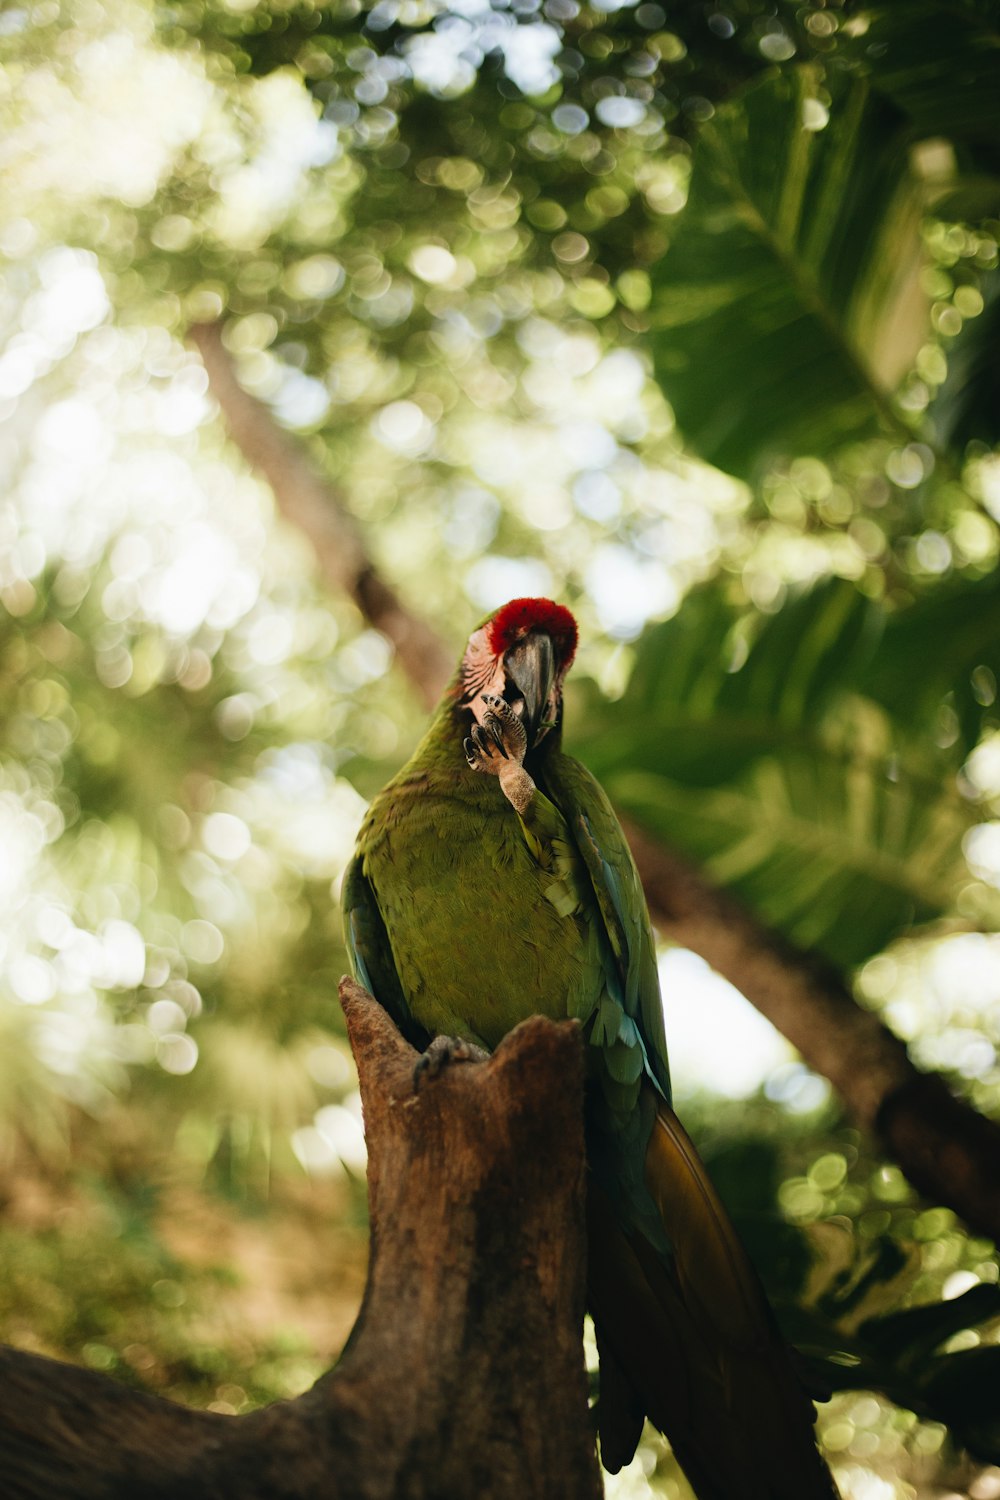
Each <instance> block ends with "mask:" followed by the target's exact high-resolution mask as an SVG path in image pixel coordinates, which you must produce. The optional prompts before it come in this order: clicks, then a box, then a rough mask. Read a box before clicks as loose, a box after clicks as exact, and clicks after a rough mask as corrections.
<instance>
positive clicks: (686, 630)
mask: <svg viewBox="0 0 1000 1500" xmlns="http://www.w3.org/2000/svg"><path fill="white" fill-rule="evenodd" d="M880 630H881V613H880V611H879V609H878V607H877V606H876V605H874V604H872V602H871V601H870V600H868V599H866V598H865V596H864V595H863V594H861V593H860V592H859V591H858V590H857V589H856V588H855V587H854V585H853V584H850V583H847V582H845V581H844V580H843V579H839V578H832V579H827V580H825V581H824V582H823V583H821V584H819V585H817V586H816V587H815V588H813V589H811V590H808V591H807V592H804V593H801V594H799V595H797V596H795V597H793V598H792V599H791V600H790V601H789V602H788V603H787V604H786V605H785V607H784V608H783V609H782V610H780V611H779V612H778V613H776V614H773V615H754V614H748V613H747V612H746V611H745V610H739V609H737V608H736V607H735V606H733V605H732V604H730V603H729V602H728V601H727V598H726V594H725V592H724V590H723V589H722V588H720V587H719V586H718V585H717V584H715V585H709V586H708V587H706V588H702V589H698V590H695V591H694V592H693V593H691V594H689V595H688V597H687V599H686V600H685V601H684V607H683V609H682V610H681V611H680V613H679V614H677V615H676V616H675V617H674V618H673V619H672V620H667V621H666V622H664V623H663V624H662V625H656V626H654V627H653V628H652V629H651V630H649V631H647V632H646V634H645V635H644V636H643V638H642V641H641V642H640V645H639V648H638V654H637V658H636V664H635V668H634V671H633V674H632V677H631V679H630V681H629V685H628V690H627V692H626V695H625V697H624V698H623V699H622V700H621V702H620V703H617V704H613V705H607V706H605V708H604V710H603V712H601V713H598V714H596V715H595V714H594V713H592V714H591V725H590V730H589V734H588V736H587V738H586V740H585V741H584V746H583V753H584V755H585V758H586V759H587V762H588V764H589V765H590V766H591V769H592V770H593V771H594V772H595V774H596V775H598V776H599V777H600V778H601V779H602V780H603V779H605V778H606V777H607V776H609V775H611V774H613V773H614V772H615V771H616V770H618V769H622V768H624V767H628V768H629V769H630V770H648V771H654V772H656V773H657V774H661V775H665V776H670V777H673V778H675V779H676V780H678V781H680V782H684V783H685V784H688V785H693V786H717V785H719V784H720V783H722V782H724V781H728V780H729V779H730V778H732V777H734V776H735V775H737V774H738V773H739V772H740V771H741V770H742V769H743V768H744V767H746V766H748V765H749V764H750V763H751V762H752V761H754V760H755V759H758V758H759V757H760V756H762V755H766V754H768V753H769V752H771V751H773V750H774V748H775V746H776V745H777V744H779V743H780V744H782V745H785V746H787V745H790V744H797V745H800V746H802V747H807V746H811V745H813V744H814V743H815V740H816V726H817V724H818V723H819V721H820V719H821V717H822V715H823V713H824V712H825V710H826V708H827V707H828V705H829V704H830V703H831V702H832V701H833V700H834V698H835V697H836V696H837V694H838V693H842V692H843V691H844V690H845V689H847V690H850V689H851V688H852V687H853V685H854V683H855V682H856V680H857V678H858V676H859V674H860V672H861V671H862V670H863V668H864V666H865V664H866V663H867V662H868V661H869V660H870V658H871V656H872V654H873V652H874V650H875V648H876V646H877V644H878V639H879V632H880ZM595 718H596V719H597V720H598V722H597V723H595V722H594V720H595ZM577 744H578V745H579V740H578V741H577Z"/></svg>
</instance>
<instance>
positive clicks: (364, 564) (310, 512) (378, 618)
mask: <svg viewBox="0 0 1000 1500" xmlns="http://www.w3.org/2000/svg"><path fill="white" fill-rule="evenodd" d="M189 338H190V339H191V342H192V343H193V344H194V345H195V346H196V347H197V349H198V353H199V354H200V355H201V359H202V363H203V364H204V366H205V370H206V372H207V374H208V379H209V384H210V386H211V389H212V393H213V395H214V396H215V399H216V400H217V401H218V403H219V406H220V408H221V410H222V413H223V415H224V417H225V419H226V423H227V425H228V427H229V432H230V435H231V437H232V439H233V441H234V442H235V443H236V445H237V447H238V448H239V449H240V451H241V452H242V454H243V456H244V458H245V459H246V460H247V462H248V463H249V464H250V465H251V467H252V468H254V469H256V470H257V472H258V473H259V474H261V475H262V476H263V478H265V479H266V480H267V482H268V483H269V484H270V486H271V489H272V491H273V494H274V498H275V501H276V503H277V506H278V509H279V510H280V511H281V513H282V515H283V516H284V517H285V519H286V520H288V521H290V522H291V524H292V525H293V526H297V527H298V528H299V530H300V531H302V532H304V533H305V535H306V536H307V537H308V539H309V541H310V542H311V543H312V545H313V549H314V551H315V553H316V561H317V563H318V564H319V568H320V572H321V573H322V575H323V577H324V579H325V580H326V582H327V583H328V584H329V585H330V587H331V589H333V590H334V591H335V592H338V593H344V594H347V595H348V596H349V597H350V598H351V599H353V600H354V602H355V604H356V605H357V606H358V609H359V610H360V611H361V613H362V615H363V616H364V617H365V619H366V620H367V621H368V623H369V624H370V625H372V626H374V628H375V629H376V630H379V631H381V632H382V634H383V635H385V636H387V637H388V639H389V640H390V641H391V642H392V644H393V645H394V646H395V648H396V654H397V656H398V657H399V660H400V664H401V665H402V667H403V670H404V672H405V673H406V675H407V677H408V678H409V679H410V681H411V682H412V683H413V685H414V687H415V688H416V689H417V691H418V692H419V694H420V696H421V698H422V699H423V701H424V704H425V706H426V707H428V708H431V707H433V706H434V704H435V703H436V702H437V700H438V698H439V697H440V695H441V688H442V686H443V684H444V683H445V682H447V680H448V677H449V675H450V661H449V659H448V656H447V653H446V652H445V649H444V646H443V645H442V643H441V641H440V639H439V637H438V636H437V634H436V633H435V632H434V631H433V630H432V629H431V628H430V627H429V626H428V625H426V624H425V623H424V622H423V621H422V620H420V619H418V618H417V617H416V616H415V615H414V614H412V613H411V611H410V610H408V609H407V608H406V606H405V605H404V604H402V603H401V602H400V600H399V599H398V598H397V596H396V594H395V591H394V590H393V589H392V588H390V587H389V585H388V584H387V583H386V582H385V580H384V579H383V578H382V577H381V576H380V575H379V574H378V573H377V571H376V570H375V568H374V567H373V565H372V563H371V561H370V559H369V557H368V555H367V552H366V550H365V548H364V546H363V544H362V541H361V538H360V536H359V534H358V530H357V527H356V526H355V524H354V521H353V519H352V518H351V517H350V516H349V515H348V513H347V510H346V508H345V506H344V503H343V500H342V499H341V497H340V496H339V495H338V493H337V491H336V489H335V488H334V486H333V485H332V484H331V483H330V481H329V480H327V479H326V478H324V476H323V475H322V474H321V473H320V472H319V470H318V468H317V467H316V466H315V465H314V464H313V462H312V460H311V459H310V458H309V457H308V455H307V454H306V452H305V450H304V448H303V446H302V444H301V443H300V442H299V441H298V440H297V439H295V438H293V437H292V436H291V435H290V434H289V433H287V432H285V431H284V429H283V428H281V427H279V426H278V424H277V422H276V421H275V419H274V416H273V414H272V413H271V412H270V411H269V410H268V408H267V407H266V406H265V405H264V404H263V402H261V401H258V400H257V398H256V397H255V396H251V395H250V394H249V392H248V391H245V390H244V389H243V387H242V386H241V385H240V383H239V381H238V380H237V379H236V375H235V372H234V370H233V365H232V361H231V360H230V357H229V354H228V352H227V350H226V347H225V345H224V344H223V342H222V328H221V325H220V324H219V323H196V324H194V326H193V327H192V328H191V329H190V331H189Z"/></svg>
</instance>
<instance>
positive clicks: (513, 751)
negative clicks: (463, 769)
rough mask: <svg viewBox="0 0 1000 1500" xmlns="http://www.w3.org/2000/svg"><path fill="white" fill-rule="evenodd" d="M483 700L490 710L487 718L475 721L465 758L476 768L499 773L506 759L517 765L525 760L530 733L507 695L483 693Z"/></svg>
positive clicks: (497, 774)
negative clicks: (499, 695) (478, 722)
mask: <svg viewBox="0 0 1000 1500" xmlns="http://www.w3.org/2000/svg"><path fill="white" fill-rule="evenodd" d="M482 701H483V703H484V704H485V705H486V710H487V711H486V713H485V714H484V715H483V722H482V723H481V724H474V725H473V727H472V730H471V733H470V738H469V739H467V740H466V741H465V746H464V749H465V758H466V760H467V761H468V762H469V765H470V766H471V767H472V769H473V770H474V771H485V772H486V773H487V775H490V776H499V775H500V774H501V769H500V768H501V766H502V764H503V762H504V761H512V762H513V763H514V765H515V766H519V765H521V764H522V762H523V760H524V755H525V751H526V750H527V748H528V734H527V730H526V729H525V727H524V725H523V724H522V722H521V720H520V719H519V718H518V716H517V714H516V713H515V712H514V710H513V709H512V708H511V706H510V704H509V703H508V702H507V700H506V699H505V698H498V697H497V696H496V694H494V693H483V694H482ZM470 745H471V749H470ZM504 774H506V772H505V773H504Z"/></svg>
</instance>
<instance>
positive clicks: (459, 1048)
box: [413, 1036, 490, 1092]
mask: <svg viewBox="0 0 1000 1500" xmlns="http://www.w3.org/2000/svg"><path fill="white" fill-rule="evenodd" d="M489 1055H490V1054H489V1053H488V1052H486V1051H484V1049H483V1048H482V1047H477V1046H476V1045H475V1043H474V1042H466V1041H464V1040H463V1039H462V1037H460V1036H436V1037H435V1038H434V1040H433V1041H432V1042H431V1044H430V1046H429V1047H428V1048H426V1050H425V1051H424V1052H422V1053H421V1055H420V1056H419V1057H418V1058H417V1061H416V1063H415V1064H414V1066H413V1088H414V1091H415V1092H419V1090H420V1086H421V1084H422V1083H424V1082H426V1080H427V1079H429V1078H436V1077H437V1076H438V1074H439V1073H440V1072H441V1071H442V1070H443V1069H444V1068H446V1067H449V1066H450V1065H451V1064H452V1063H457V1062H486V1060H487V1058H488V1057H489Z"/></svg>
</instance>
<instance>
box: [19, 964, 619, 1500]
mask: <svg viewBox="0 0 1000 1500" xmlns="http://www.w3.org/2000/svg"><path fill="white" fill-rule="evenodd" d="M341 998H342V1000H343V1005H344V1011H345V1014H346V1016H347V1022H348V1029H349V1033H350V1038H351V1045H352V1047H353V1049H354V1054H355V1058H356V1061H357V1064H358V1073H359V1077H360V1082H361V1094H362V1100H363V1104H364V1111H365V1126H366V1134H367V1138H368V1147H369V1170H368V1190H369V1202H370V1207H371V1218H372V1253H371V1262H370V1266H369V1272H368V1283H367V1288H366V1291H365V1297H364V1302H363V1304H362V1309H361V1312H360V1314H359V1316H358V1321H357V1324H356V1325H355V1328H354V1331H353V1333H352V1334H351V1337H350V1339H349V1340H348V1344H347V1347H346V1349H345V1351H344V1353H343V1355H342V1357H341V1359H340V1362H339V1363H338V1364H337V1366H336V1367H335V1369H333V1370H332V1371H330V1372H329V1373H328V1374H327V1375H325V1376H324V1377H323V1378H322V1379H321V1380H320V1381H319V1382H318V1383H317V1384H316V1385H315V1386H314V1387H313V1389H312V1390H311V1391H308V1392H307V1393H306V1394H305V1395H303V1396H301V1397H299V1399H298V1400H296V1401H290V1402H277V1403H275V1404H274V1405H273V1406H270V1407H267V1408H266V1409H265V1410H263V1411H260V1412H255V1413H253V1414H251V1415H248V1416H244V1417H226V1416H219V1415H216V1414H214V1413H211V1412H193V1411H188V1410H185V1409H184V1408H182V1407H179V1406H176V1405H174V1404H173V1403H171V1402H169V1401H164V1400H161V1399H159V1398H156V1397H151V1396H146V1395H141V1394H139V1393H137V1392H134V1391H129V1390H127V1389H125V1388H123V1387H120V1386H118V1385H116V1384H115V1383H114V1382H113V1381H112V1380H110V1379H108V1378H107V1377H106V1376H101V1375H95V1374H93V1373H91V1372H90V1371H86V1370H78V1369H74V1368H73V1367H71V1366H69V1365H60V1364H57V1363H55V1362H54V1361H52V1360H47V1359H42V1358H40V1357H39V1356H37V1355H32V1354H25V1353H19V1352H18V1351H16V1350H13V1349H3V1350H0V1494H3V1495H4V1497H6V1500H70V1497H72V1500H173V1497H175V1496H176V1497H177V1500H181V1497H183V1500H232V1497H233V1496H239V1497H240V1500H264V1497H274V1500H280V1497H283V1500H293V1497H294V1500H445V1497H457V1496H465V1495H470V1496H471V1495H489V1496H490V1497H491V1500H525V1497H537V1500H548V1497H555V1500H559V1497H564V1500H588V1497H590V1500H597V1497H599V1495H600V1493H601V1486H600V1480H599V1478H598V1469H597V1461H596V1457H595V1452H594V1435H593V1430H592V1426H591V1423H590V1419H589V1415H588V1411H587V1389H586V1374H585V1370H584V1365H583V1354H582V1346H581V1339H580V1329H581V1325H582V1321H583V1308H584V1281H585V1250H584V1146H583V1056H582V1046H581V1043H580V1038H579V1033H578V1030H577V1028H576V1026H575V1025H573V1024H572V1023H568V1022H567V1023H564V1024H562V1025H556V1024H554V1023H553V1022H550V1021H546V1020H544V1019H542V1018H540V1017H536V1018H534V1019H532V1020H529V1021H526V1022H524V1024H523V1025H521V1026H519V1027H518V1028H517V1029H516V1030H515V1031H514V1032H512V1033H511V1035H510V1036H509V1037H508V1038H507V1039H506V1041H505V1042H504V1043H503V1045H502V1046H501V1047H500V1048H499V1049H498V1050H497V1052H496V1053H495V1054H494V1056H493V1057H492V1058H491V1059H490V1060H489V1062H486V1063H471V1062H452V1063H450V1064H448V1065H447V1066H445V1067H444V1069H443V1070H442V1071H441V1072H440V1073H439V1074H438V1075H436V1076H429V1075H427V1074H425V1075H424V1076H423V1078H422V1079H421V1080H420V1083H419V1085H417V1084H416V1083H415V1080H414V1064H415V1063H416V1061H417V1054H416V1053H415V1052H414V1051H413V1049H412V1048H411V1047H409V1046H408V1044H407V1043H406V1042H404V1041H403V1040H402V1038H401V1037H400V1035H399V1033H398V1032H397V1031H396V1029H395V1027H394V1026H393V1025H392V1022H391V1021H390V1020H389V1018H388V1017H387V1016H386V1014H385V1012H384V1011H383V1010H382V1009H381V1007H380V1006H378V1005H377V1004H376V1002H375V1001H374V1000H373V999H372V997H371V996H370V995H369V994H368V993H367V992H366V991H365V990H363V989H362V988H361V987H360V986H359V985H357V984H355V983H354V982H353V981H352V980H344V981H342V984H341Z"/></svg>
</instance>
